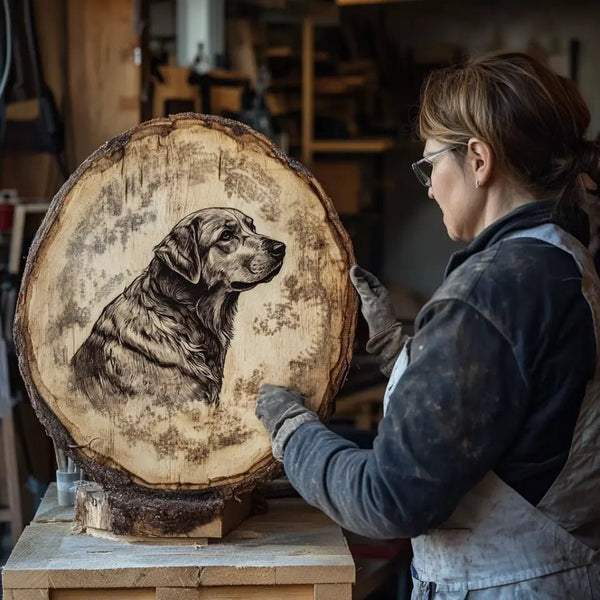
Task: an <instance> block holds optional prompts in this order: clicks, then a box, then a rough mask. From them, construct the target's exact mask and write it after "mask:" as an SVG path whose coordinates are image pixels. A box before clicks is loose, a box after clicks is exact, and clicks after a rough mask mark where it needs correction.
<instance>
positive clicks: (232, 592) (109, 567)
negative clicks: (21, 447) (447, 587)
mask: <svg viewBox="0 0 600 600" xmlns="http://www.w3.org/2000/svg"><path fill="white" fill-rule="evenodd" d="M73 518H74V511H73V507H67V508H63V507H59V506H57V502H56V486H55V484H52V485H51V486H50V488H49V490H48V492H47V493H46V496H45V497H44V500H43V502H42V504H41V505H40V508H39V509H38V511H37V513H36V516H35V518H34V520H33V522H32V523H31V524H30V525H29V526H28V527H27V528H26V529H25V531H24V532H23V535H22V536H21V538H20V540H19V542H18V543H17V545H16V546H15V548H14V550H13V553H12V554H11V556H10V558H9V560H8V562H7V564H6V566H5V567H4V572H3V590H4V600H117V599H118V600H151V599H152V600H204V599H209V598H210V599H211V600H226V599H227V600H234V599H235V600H238V599H242V598H250V599H254V600H259V599H260V600H268V599H273V600H274V599H278V600H280V599H281V598H286V600H288V599H289V600H309V599H310V600H350V598H351V597H352V583H353V582H354V579H355V567H354V562H353V560H352V555H351V554H350V551H349V549H348V545H347V543H346V540H345V538H344V536H343V534H342V530H341V528H340V527H339V526H338V525H336V524H335V523H333V521H331V520H330V519H329V518H328V517H327V516H325V515H324V514H323V513H322V512H321V511H319V510H317V509H316V508H313V507H311V506H309V505H308V504H306V503H305V502H304V501H303V500H300V499H296V498H285V499H277V500H269V511H268V513H266V514H262V515H257V516H253V517H250V518H249V519H248V520H246V521H245V522H244V523H242V525H240V526H239V527H238V528H237V529H236V530H234V531H233V532H231V533H230V534H228V535H227V536H226V537H224V538H223V539H221V540H219V541H214V542H211V543H209V544H208V545H206V546H196V545H194V544H190V543H188V544H177V545H175V544H160V545H158V544H156V545H155V544H146V543H144V544H138V543H127V542H121V541H113V540H109V539H102V538H95V537H90V536H87V535H81V534H75V533H73V529H74V525H75V523H74V522H73Z"/></svg>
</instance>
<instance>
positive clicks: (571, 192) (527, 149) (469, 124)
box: [418, 52, 600, 203]
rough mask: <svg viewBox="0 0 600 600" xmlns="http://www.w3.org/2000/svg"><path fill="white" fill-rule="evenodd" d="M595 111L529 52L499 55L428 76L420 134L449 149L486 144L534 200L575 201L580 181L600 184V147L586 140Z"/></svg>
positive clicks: (572, 87) (425, 84) (475, 59)
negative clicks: (580, 178) (586, 179)
mask: <svg viewBox="0 0 600 600" xmlns="http://www.w3.org/2000/svg"><path fill="white" fill-rule="evenodd" d="M589 123H590V111H589V109H588V107H587V106H586V103H585V101H584V99H583V98H582V96H581V94H580V93H579V90H578V89H577V87H576V86H575V84H574V83H573V82H572V81H570V80H568V79H565V78H564V77H561V76H559V75H557V74H556V73H555V72H554V71H552V70H551V69H549V68H548V67H546V66H545V65H543V64H542V63H540V62H538V61H537V60H535V59H534V58H532V57H531V56H528V55H527V54H522V53H519V52H498V53H492V54H486V55H484V56H481V57H478V58H473V59H471V60H469V61H467V62H466V63H464V64H460V65H453V66H451V67H447V68H444V69H439V70H436V71H433V72H432V73H430V75H429V76H428V77H427V79H426V80H425V83H424V85H423V89H422V93H421V109H420V112H419V121H418V133H419V136H420V137H421V139H425V138H434V139H436V140H438V141H441V142H446V143H449V144H461V145H462V144H465V145H466V144H467V142H468V140H469V138H471V137H478V138H480V139H482V140H484V141H486V142H487V143H488V144H490V146H491V147H492V149H493V150H494V154H495V157H496V160H497V161H498V163H499V164H500V165H501V166H502V167H504V168H505V169H506V171H507V172H508V173H509V175H511V176H512V177H513V178H514V179H515V180H516V181H517V182H519V183H520V184H521V185H523V186H524V187H525V188H526V189H528V190H529V191H530V192H531V193H533V194H534V196H535V197H537V198H544V197H556V198H558V199H560V200H561V203H570V202H572V201H574V199H575V198H576V190H577V183H576V182H577V181H578V179H577V175H578V174H579V173H581V172H586V173H588V174H589V175H590V176H591V177H592V179H594V180H595V181H599V180H600V177H599V176H600V173H599V170H598V157H599V145H598V144H597V143H595V142H591V141H588V140H586V139H584V134H585V131H586V129H587V127H588V125H589Z"/></svg>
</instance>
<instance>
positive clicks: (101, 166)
mask: <svg viewBox="0 0 600 600" xmlns="http://www.w3.org/2000/svg"><path fill="white" fill-rule="evenodd" d="M214 207H216V208H214ZM203 211H204V212H203ZM234 211H235V212H234ZM232 215H233V216H232ZM225 217H227V219H225ZM219 219H220V220H219ZM223 219H225V221H227V223H230V221H231V223H233V224H232V225H231V227H237V228H238V229H239V231H238V229H235V231H236V232H237V233H236V234H235V235H236V236H237V237H235V240H234V241H233V242H232V245H227V247H226V248H225V246H223V245H222V244H221V242H219V240H220V239H221V238H220V237H219V236H220V235H221V232H222V231H224V230H225V229H226V228H225V226H224V225H223V223H224V222H225V221H224V220H223ZM244 219H245V220H244ZM250 220H252V221H253V225H252V223H251V221H250ZM211 227H212V229H211ZM227 227H230V225H228V226H227ZM219 228H220V229H219ZM253 228H254V229H253ZM207 232H208V233H207ZM217 234H218V235H217ZM210 236H213V237H210ZM242 239H243V240H244V241H243V244H242V243H241V242H240V240H242ZM275 242H277V243H278V244H280V243H283V244H285V256H283V257H282V256H280V255H275V254H272V253H271V252H272V250H270V249H272V248H273V246H272V245H271V244H273V243H275ZM223 243H225V242H223ZM215 248H216V249H215ZM224 248H225V249H224ZM234 250H235V251H234ZM182 256H183V258H182ZM186 256H187V257H188V258H189V260H188V259H187V258H185V257H186ZM353 260H354V259H353V256H352V250H351V245H350V242H349V238H348V237H347V234H346V233H345V231H344V230H343V229H342V226H341V224H340V222H339V219H338V217H337V214H336V213H335V210H334V208H333V206H332V204H331V201H330V200H329V198H327V197H326V195H325V194H324V192H323V190H322V189H321V187H320V185H319V184H318V183H317V182H316V180H315V179H314V178H313V177H312V176H311V175H310V174H309V173H308V172H307V171H306V170H304V169H303V168H302V167H301V166H300V165H299V164H298V163H293V162H289V161H288V160H287V158H286V157H284V156H283V155H281V154H280V153H279V152H278V151H277V150H276V149H275V148H274V147H273V146H272V145H271V144H270V142H268V141H267V140H266V139H265V138H263V137H262V136H259V135H258V134H255V133H254V132H252V131H251V130H249V129H248V128H247V127H245V126H243V125H241V124H238V123H234V122H230V121H226V120H220V119H217V118H209V117H206V118H201V117H200V116H199V115H182V116H178V117H174V118H173V119H164V120H156V121H152V122H150V123H148V124H146V125H143V126H140V127H139V128H136V129H134V130H131V131H130V132H128V133H126V134H124V135H122V136H119V137H118V138H115V139H114V140H112V141H110V142H109V143H107V144H106V145H104V146H103V147H102V148H101V149H100V150H99V151H98V152H97V153H96V154H94V155H93V156H92V157H90V159H88V160H87V161H86V162H85V163H84V164H83V165H82V166H81V167H80V169H79V170H78V171H77V172H76V173H75V174H74V176H73V177H72V178H71V179H70V180H69V182H67V184H66V185H65V186H64V187H63V188H62V190H61V191H60V192H59V194H58V195H57V197H56V198H55V199H54V201H53V203H52V206H51V208H50V210H49V212H48V214H47V215H46V219H45V221H44V223H43V225H42V227H41V229H40V231H39V232H38V236H37V238H36V241H35V242H34V245H33V248H32V251H31V253H30V256H29V258H28V262H27V266H26V271H25V275H24V285H23V286H22V288H21V295H20V298H19V303H18V310H17V325H16V332H17V334H18V336H17V343H18V345H19V348H20V360H21V366H22V368H23V371H24V374H25V378H26V381H27V382H28V386H29V388H28V389H29V392H30V396H31V397H32V400H33V403H34V407H35V408H36V411H37V413H38V416H40V419H41V420H42V422H43V423H44V424H45V425H46V426H47V427H48V429H49V430H50V433H51V434H52V436H53V437H54V438H55V439H56V440H57V441H58V443H59V445H61V446H62V447H64V449H65V450H66V451H67V452H69V453H71V454H73V453H74V447H75V446H77V447H78V448H77V450H78V451H77V454H78V456H77V460H78V461H79V462H80V464H82V466H83V467H84V470H85V471H86V473H88V474H89V473H92V474H93V476H94V478H95V479H96V480H98V479H100V483H104V482H105V480H107V481H108V482H109V483H110V484H112V485H113V486H114V485H118V486H123V485H128V482H134V483H136V484H140V485H141V486H145V487H146V488H148V487H150V488H161V489H168V490H201V489H216V488H218V489H219V490H223V494H224V495H226V496H231V495H233V494H235V493H238V491H240V490H241V491H243V490H244V489H248V487H249V482H251V481H254V480H258V479H261V478H262V479H264V478H265V477H267V476H268V475H269V474H270V473H271V472H273V471H274V470H276V469H278V463H276V462H275V461H274V459H273V458H272V456H271V452H270V439H269V436H268V434H267V433H266V431H265V429H264V427H263V426H262V424H261V423H260V422H259V421H258V419H257V418H256V417H255V414H254V411H255V403H256V396H257V393H258V391H259V387H260V385H261V384H262V383H263V382H265V383H274V384H279V385H283V386H287V387H290V388H293V389H297V390H298V391H300V392H301V393H302V394H304V395H305V397H306V398H307V404H308V406H309V407H310V408H311V409H313V410H315V411H316V412H317V413H318V414H319V415H320V416H322V417H324V416H326V415H327V414H328V413H329V411H330V410H331V407H332V398H333V397H334V396H335V394H336V393H337V391H338V389H339V386H340V384H341V382H342V380H343V377H344V375H345V372H346V370H347V366H348V364H349V360H350V354H351V343H352V338H353V331H354V325H355V318H356V298H355V294H354V290H353V289H352V286H351V284H350V283H349V279H348V269H349V266H350V265H351V264H352V263H353ZM186 261H187V262H186ZM194 261H196V262H194ZM175 262H177V264H175ZM184 262H185V264H184ZM192 264H193V265H196V264H197V266H193V269H194V270H195V269H198V271H197V272H196V271H194V273H192V272H189V269H190V268H192V267H190V265H192ZM182 265H184V266H182ZM248 265H250V267H248ZM178 269H179V270H178ZM182 269H186V272H185V273H184V272H183V271H182ZM205 273H208V274H205ZM209 277H211V278H212V279H208V278H209ZM236 277H238V278H239V282H241V283H237V281H238V280H234V279H235V278H236ZM194 278H195V280H194V281H192V279H194ZM202 278H204V279H202ZM227 278H230V279H231V281H230V280H229V279H227ZM261 278H262V279H261ZM247 281H249V282H250V283H246V282H247ZM208 282H210V283H208ZM156 286H160V294H159V293H158V292H156ZM173 286H174V287H173ZM227 286H229V287H227ZM232 286H236V287H232ZM240 286H246V287H249V288H251V289H248V290H247V291H244V290H245V289H246V287H240ZM240 289H241V290H242V291H239V292H238V291H237V290H240ZM173 290H178V291H177V293H176V292H175V291H173ZM213 290H217V291H219V290H225V292H222V296H223V297H225V296H227V302H229V301H230V300H229V298H233V300H232V301H234V302H235V304H234V305H232V306H233V308H232V309H231V311H230V312H229V313H227V315H228V316H227V320H226V324H227V326H230V327H231V329H230V331H229V335H230V337H229V340H227V339H225V338H226V337H227V336H226V333H227V331H225V327H226V324H224V323H225V317H223V314H225V313H224V312H223V311H220V312H219V311H217V309H216V308H215V309H214V310H215V312H214V314H213V313H211V312H210V310H213V308H212V307H213V306H217V305H216V304H215V303H216V302H217V300H219V298H221V296H217V295H216V293H215V292H214V291H213ZM227 290H229V291H227ZM231 290H233V291H235V293H233V292H232V291H231ZM219 293H220V294H221V292H219ZM169 294H170V295H169ZM177 294H184V296H181V295H177ZM185 294H187V295H185ZM194 294H199V295H198V298H201V300H196V299H195V298H196V296H195V295H194ZM167 295H168V296H167ZM219 301H221V300H219ZM223 302H225V300H223ZM186 303H187V304H186ZM187 306H191V307H196V308H192V309H188V308H186V307H187ZM200 306H201V308H198V307H200ZM218 306H224V304H222V305H218ZM228 306H229V305H228ZM228 310H229V309H228ZM165 311H166V312H165ZM174 311H176V312H174ZM182 314H183V315H184V317H182V316H181V315H182ZM205 314H208V315H209V316H210V315H212V316H210V319H213V320H210V321H207V320H206V319H208V318H209V317H206V318H205V317H204V315H205ZM196 317H197V318H198V319H200V320H199V321H197V320H196ZM201 317H202V319H204V320H202V319H201ZM184 318H185V319H188V320H184ZM189 319H191V321H190V320H189ZM190 322H191V323H192V324H191V325H190V324H189V323H190ZM207 323H208V325H207ZM209 325H210V327H212V329H210V332H212V333H211V335H213V334H214V336H221V337H219V340H221V338H223V340H222V341H220V342H219V344H220V345H219V344H217V342H213V341H211V342H210V344H211V345H210V346H209V345H202V344H204V342H203V339H204V338H201V337H198V336H200V335H201V333H202V331H203V329H202V328H204V329H206V328H207V327H208V326H209ZM219 327H223V330H219ZM173 328H175V329H173ZM224 331H225V333H224ZM174 332H175V333H174ZM206 335H207V336H208V334H206ZM181 340H183V342H182V341H181ZM210 340H214V337H211V338H210ZM184 342H185V344H187V345H185V344H184ZM206 344H208V342H206ZM216 346H219V348H218V349H219V352H221V354H220V356H221V357H223V356H224V358H223V363H222V364H221V366H219V364H218V361H217V359H216V358H214V357H213V355H212V354H211V353H214V352H215V347H216ZM79 357H83V358H81V360H79ZM90 357H92V358H90ZM78 361H79V362H78ZM210 361H213V362H210ZM206 372H208V373H209V375H206V376H205V373H206ZM81 373H83V374H81ZM188 373H193V377H192V376H191V375H188ZM201 377H205V378H204V379H201ZM107 382H110V383H107ZM217 384H218V385H217ZM136 386H137V387H136ZM219 386H220V387H219ZM120 390H124V391H122V392H121V391H120ZM129 390H134V391H129ZM209 394H213V395H209ZM86 461H87V462H86ZM115 478H116V479H115ZM115 482H116V483H115Z"/></svg>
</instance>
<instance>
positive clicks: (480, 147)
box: [467, 137, 496, 187]
mask: <svg viewBox="0 0 600 600" xmlns="http://www.w3.org/2000/svg"><path fill="white" fill-rule="evenodd" d="M467 148H468V150H467V162H468V164H469V165H470V166H471V169H472V172H473V185H474V186H476V187H481V186H485V185H486V184H487V183H489V181H490V178H491V176H492V172H493V170H494V166H495V163H496V157H495V156H494V150H493V149H492V147H491V146H490V145H489V144H488V143H487V142H484V141H483V140H481V139H479V138H475V137H473V138H471V139H470V140H469V142H468V145H467Z"/></svg>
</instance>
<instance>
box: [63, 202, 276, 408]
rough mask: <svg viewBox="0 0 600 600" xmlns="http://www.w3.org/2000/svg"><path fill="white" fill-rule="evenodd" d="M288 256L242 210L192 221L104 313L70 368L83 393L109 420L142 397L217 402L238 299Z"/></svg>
mask: <svg viewBox="0 0 600 600" xmlns="http://www.w3.org/2000/svg"><path fill="white" fill-rule="evenodd" d="M284 255H285V245H284V244H283V243H282V242H278V241H277V240H273V239H271V238H269V237H266V236H263V235H259V234H258V233H256V230H255V228H254V224H253V222H252V219H251V218H250V217H248V215H246V214H244V213H243V212H241V211H239V210H235V209H231V208H206V209H203V210H199V211H197V212H194V213H192V214H190V215H188V216H186V217H185V218H184V219H182V220H181V221H180V222H179V223H177V225H176V226H175V227H174V228H173V229H172V230H171V231H170V233H169V234H168V235H167V236H166V237H165V238H164V239H163V240H162V241H161V242H160V243H159V244H158V245H157V246H156V247H155V248H154V257H153V258H152V260H151V261H150V264H149V265H148V267H147V268H146V269H145V271H144V272H143V273H142V274H141V275H140V276H139V277H137V278H136V279H135V280H134V281H133V282H132V283H131V285H129V286H128V287H127V288H126V289H125V291H124V292H123V293H122V294H120V295H119V296H118V297H117V298H115V299H114V300H113V301H112V302H111V303H110V304H108V305H107V306H106V307H105V308H104V310H103V311H102V314H101V315H100V317H99V318H98V320H97V321H96V323H95V324H94V327H93V329H92V332H91V334H90V335H89V337H88V338H87V339H86V341H85V342H84V343H83V344H82V345H81V347H80V348H79V349H78V350H77V352H76V354H75V355H74V357H73V358H72V360H71V365H72V368H73V373H74V379H75V385H76V387H77V388H78V389H80V390H81V391H83V393H84V394H85V395H86V396H87V398H88V399H89V400H90V402H91V403H92V404H93V405H94V406H95V407H96V408H97V409H100V410H110V408H111V407H112V406H115V404H118V403H119V402H123V401H126V400H127V399H131V398H134V397H136V396H138V395H140V394H142V395H145V396H151V397H152V398H153V402H154V403H155V404H159V405H160V404H163V403H168V404H170V405H171V404H178V405H181V403H187V402H194V401H198V400H201V401H204V402H206V403H208V404H213V403H216V402H218V399H219V393H220V390H221V383H222V378H223V366H224V364H225V356H226V353H227V349H228V347H229V345H230V342H231V339H232V335H233V325H234V317H235V314H236V309H237V302H238V297H239V295H240V293H241V292H243V291H246V290H249V289H252V288H253V287H255V286H256V285H258V284H260V283H266V282H268V281H270V280H271V279H272V278H273V277H275V275H277V273H278V272H279V270H280V269H281V266H282V263H283V258H284Z"/></svg>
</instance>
